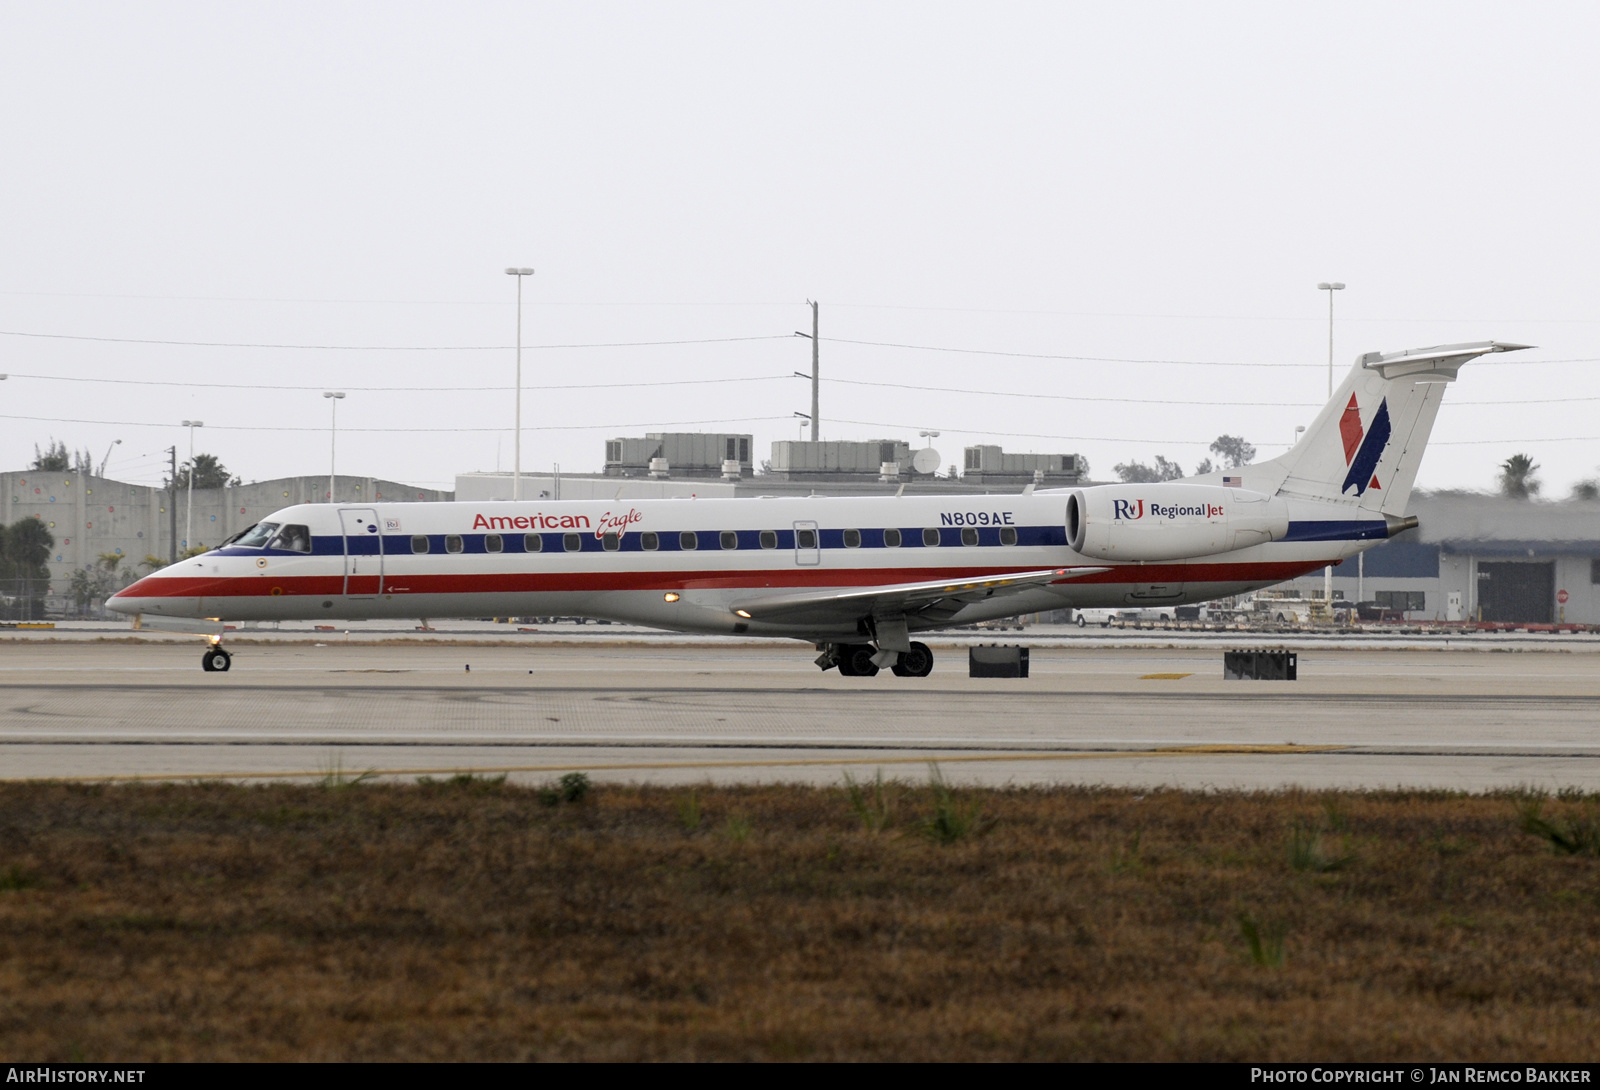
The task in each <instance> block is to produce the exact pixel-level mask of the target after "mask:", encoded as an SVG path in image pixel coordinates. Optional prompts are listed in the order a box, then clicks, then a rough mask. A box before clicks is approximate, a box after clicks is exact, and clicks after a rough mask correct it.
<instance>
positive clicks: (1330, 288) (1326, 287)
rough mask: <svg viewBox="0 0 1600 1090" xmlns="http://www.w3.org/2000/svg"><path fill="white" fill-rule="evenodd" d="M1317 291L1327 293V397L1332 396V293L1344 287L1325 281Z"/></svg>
mask: <svg viewBox="0 0 1600 1090" xmlns="http://www.w3.org/2000/svg"><path fill="white" fill-rule="evenodd" d="M1317 290H1318V291H1325V292H1327V293H1328V396H1329V397H1332V396H1333V293H1334V292H1336V291H1343V290H1344V285H1343V284H1341V283H1339V282H1338V281H1337V280H1335V281H1333V282H1332V283H1329V282H1327V281H1324V282H1322V283H1321V284H1318V285H1317Z"/></svg>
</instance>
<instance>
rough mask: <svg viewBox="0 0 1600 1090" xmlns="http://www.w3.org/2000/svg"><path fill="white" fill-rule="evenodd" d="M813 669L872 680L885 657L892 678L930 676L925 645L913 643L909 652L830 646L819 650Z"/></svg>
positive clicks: (930, 661) (930, 660)
mask: <svg viewBox="0 0 1600 1090" xmlns="http://www.w3.org/2000/svg"><path fill="white" fill-rule="evenodd" d="M819 650H820V651H821V652H822V654H820V655H818V656H817V665H818V666H820V667H821V668H822V669H824V670H831V669H833V668H834V667H835V666H837V667H838V668H839V673H840V675H841V676H843V677H872V676H874V675H875V674H877V672H878V669H879V664H880V663H881V662H882V661H883V660H884V658H885V657H886V656H888V657H889V659H890V661H889V663H888V666H889V670H890V672H891V673H893V674H894V675H895V676H896V677H927V676H928V675H929V674H931V673H933V652H932V651H930V650H929V649H928V645H927V644H925V643H913V644H912V645H911V650H909V651H899V652H895V651H879V650H878V649H877V648H876V647H873V646H872V645H871V644H870V643H830V644H824V645H823V646H822V647H820V648H819Z"/></svg>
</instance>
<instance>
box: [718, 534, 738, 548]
mask: <svg viewBox="0 0 1600 1090" xmlns="http://www.w3.org/2000/svg"><path fill="white" fill-rule="evenodd" d="M721 536H722V547H723V548H724V549H737V548H738V547H739V535H738V534H736V533H734V532H733V531H732V530H724V531H722V535H721Z"/></svg>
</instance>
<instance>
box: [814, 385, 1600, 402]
mask: <svg viewBox="0 0 1600 1090" xmlns="http://www.w3.org/2000/svg"><path fill="white" fill-rule="evenodd" d="M822 381H823V382H839V383H844V384H846V385H850V386H881V387H884V388H885V389H890V390H917V391H926V392H928V393H941V394H963V395H972V396H980V397H1020V398H1026V399H1028V400H1030V401H1038V400H1044V401H1094V402H1112V403H1116V404H1122V405H1198V406H1203V407H1214V408H1225V409H1232V408H1239V409H1261V408H1264V409H1320V408H1322V406H1323V404H1324V403H1323V402H1321V401H1194V400H1191V399H1188V398H1156V397H1084V396H1080V395H1077V394H1045V393H1038V392H1036V391H1025V392H1024V391H1012V390H979V389H973V388H971V387H959V386H928V385H924V384H921V383H910V382H874V381H872V380H870V379H858V378H825V379H823V380H822ZM1574 401H1600V396H1595V397H1540V398H1527V399H1520V400H1500V401H1454V400H1447V401H1445V402H1444V406H1445V407H1446V408H1448V407H1450V406H1457V407H1459V406H1464V405H1489V406H1495V407H1499V406H1502V405H1556V404H1560V405H1566V404H1569V403H1571V402H1574Z"/></svg>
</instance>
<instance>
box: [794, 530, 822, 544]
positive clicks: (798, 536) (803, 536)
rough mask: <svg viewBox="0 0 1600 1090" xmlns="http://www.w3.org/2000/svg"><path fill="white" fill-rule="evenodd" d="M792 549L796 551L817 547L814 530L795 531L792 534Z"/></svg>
mask: <svg viewBox="0 0 1600 1090" xmlns="http://www.w3.org/2000/svg"><path fill="white" fill-rule="evenodd" d="M794 547H795V548H796V549H815V548H816V547H817V532H816V531H815V530H809V529H807V530H796V531H795V532H794Z"/></svg>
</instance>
